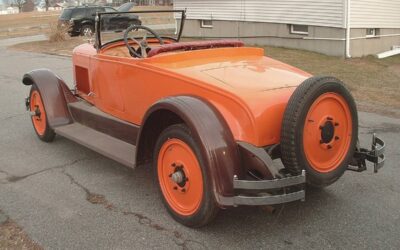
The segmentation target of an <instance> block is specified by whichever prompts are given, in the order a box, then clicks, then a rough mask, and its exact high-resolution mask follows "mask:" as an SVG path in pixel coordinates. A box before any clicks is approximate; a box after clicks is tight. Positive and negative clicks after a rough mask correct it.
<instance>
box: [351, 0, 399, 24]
mask: <svg viewBox="0 0 400 250" xmlns="http://www.w3.org/2000/svg"><path fill="white" fill-rule="evenodd" d="M350 27H351V28H400V1H399V0H351V5H350Z"/></svg>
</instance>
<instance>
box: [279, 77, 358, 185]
mask: <svg viewBox="0 0 400 250" xmlns="http://www.w3.org/2000/svg"><path fill="white" fill-rule="evenodd" d="M357 137H358V118H357V109H356V105H355V102H354V99H353V97H352V96H351V94H350V93H349V91H348V90H347V89H346V88H345V87H344V85H343V84H342V82H341V81H339V80H338V79H336V78H332V77H311V78H309V79H307V80H306V81H304V82H303V83H302V84H300V86H298V87H297V89H296V90H295V91H294V93H293V94H292V96H291V98H290V99H289V102H288V106H287V107H286V110H285V113H284V117H283V122H282V132H281V153H282V162H283V164H284V166H285V168H286V169H287V170H288V171H289V172H291V173H293V174H299V173H300V172H301V171H302V170H303V169H305V170H306V173H307V177H306V179H307V183H308V184H310V185H311V186H314V187H324V186H327V185H330V184H332V183H333V182H335V181H336V180H338V179H339V178H340V177H341V176H342V175H343V173H344V171H345V170H346V169H347V166H348V164H349V162H350V161H351V159H352V157H353V154H354V150H355V148H356V143H357Z"/></svg>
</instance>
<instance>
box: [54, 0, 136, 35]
mask: <svg viewBox="0 0 400 250" xmlns="http://www.w3.org/2000/svg"><path fill="white" fill-rule="evenodd" d="M133 6H134V3H126V4H123V5H121V6H120V7H119V8H118V9H114V8H112V7H108V6H78V7H70V8H65V9H64V10H63V12H62V13H61V15H60V17H59V24H60V25H62V26H66V25H70V26H71V28H70V29H69V30H68V33H69V34H70V35H71V36H79V35H81V36H83V35H91V34H93V33H94V31H95V16H96V13H100V12H108V13H118V12H126V11H129V10H130V9H131V8H132V7H133ZM107 23H109V24H113V25H112V28H113V29H116V30H118V29H120V30H122V29H126V28H127V27H128V26H129V25H132V24H135V25H140V24H141V21H140V20H139V18H138V16H132V15H129V16H127V15H124V14H120V15H113V16H112V17H110V20H107ZM126 25H128V26H126ZM103 28H104V27H103Z"/></svg>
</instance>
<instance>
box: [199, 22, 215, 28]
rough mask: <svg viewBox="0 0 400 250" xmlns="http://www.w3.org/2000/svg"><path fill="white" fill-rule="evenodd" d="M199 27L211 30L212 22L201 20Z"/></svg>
mask: <svg viewBox="0 0 400 250" xmlns="http://www.w3.org/2000/svg"><path fill="white" fill-rule="evenodd" d="M200 26H201V27H202V28H212V27H213V23H212V20H201V23H200Z"/></svg>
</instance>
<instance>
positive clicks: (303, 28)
mask: <svg viewBox="0 0 400 250" xmlns="http://www.w3.org/2000/svg"><path fill="white" fill-rule="evenodd" d="M290 33H291V34H302V35H308V26H307V25H297V24H291V25H290Z"/></svg>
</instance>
